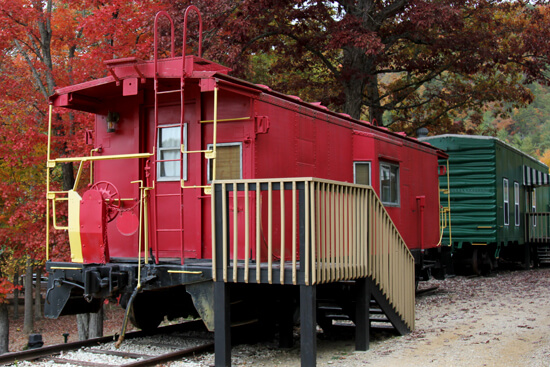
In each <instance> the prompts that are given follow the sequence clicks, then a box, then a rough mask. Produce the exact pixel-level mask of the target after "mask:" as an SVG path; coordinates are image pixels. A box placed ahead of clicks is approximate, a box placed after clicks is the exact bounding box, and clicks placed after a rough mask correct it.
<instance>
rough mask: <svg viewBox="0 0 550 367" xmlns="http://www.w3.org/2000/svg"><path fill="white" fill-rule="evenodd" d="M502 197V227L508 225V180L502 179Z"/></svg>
mask: <svg viewBox="0 0 550 367" xmlns="http://www.w3.org/2000/svg"><path fill="white" fill-rule="evenodd" d="M502 195H503V198H504V225H505V226H508V225H510V193H509V192H508V179H507V178H503V179H502Z"/></svg>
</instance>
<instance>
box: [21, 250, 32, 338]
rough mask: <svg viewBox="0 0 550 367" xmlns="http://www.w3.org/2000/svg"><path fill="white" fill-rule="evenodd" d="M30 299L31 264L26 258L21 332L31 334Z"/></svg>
mask: <svg viewBox="0 0 550 367" xmlns="http://www.w3.org/2000/svg"><path fill="white" fill-rule="evenodd" d="M32 301H33V297H32V265H31V260H30V259H27V268H26V273H25V316H24V321H23V332H24V333H26V334H31V333H32V332H33V330H34V317H33V316H34V315H33V312H32V303H33V302H32Z"/></svg>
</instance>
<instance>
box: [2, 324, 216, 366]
mask: <svg viewBox="0 0 550 367" xmlns="http://www.w3.org/2000/svg"><path fill="white" fill-rule="evenodd" d="M115 342H116V336H107V337H102V338H95V339H90V340H86V341H79V342H72V343H66V344H57V345H52V346H46V347H42V348H38V349H30V350H26V351H22V352H15V353H7V354H3V355H0V365H2V366H4V365H17V366H21V365H22V363H21V362H22V361H29V362H32V363H33V364H34V363H38V362H46V361H48V366H51V365H52V364H51V362H54V363H56V364H59V365H67V364H69V365H74V366H89V367H113V366H124V367H137V366H156V365H158V364H161V363H164V362H167V361H171V360H175V359H179V358H182V357H185V356H188V355H193V354H196V353H201V352H204V351H207V350H210V349H212V348H213V346H214V342H213V340H212V339H211V336H208V334H207V333H206V331H205V330H204V326H203V324H202V321H191V322H186V323H183V324H178V325H172V326H166V327H162V328H159V329H158V330H157V332H156V333H155V334H151V333H145V332H142V331H136V332H130V333H127V334H126V336H125V341H124V343H123V344H122V345H121V347H120V348H119V349H117V348H116V347H115ZM135 349H139V351H138V352H136V351H134V350H135Z"/></svg>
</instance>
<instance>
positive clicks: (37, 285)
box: [34, 265, 42, 320]
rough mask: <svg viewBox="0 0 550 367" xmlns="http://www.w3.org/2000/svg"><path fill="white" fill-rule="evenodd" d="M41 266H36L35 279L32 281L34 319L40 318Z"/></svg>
mask: <svg viewBox="0 0 550 367" xmlns="http://www.w3.org/2000/svg"><path fill="white" fill-rule="evenodd" d="M41 277H42V268H41V266H40V265H39V266H37V267H36V281H35V283H34V319H35V320H40V319H41V318H42V281H41Z"/></svg>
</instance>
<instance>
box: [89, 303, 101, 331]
mask: <svg viewBox="0 0 550 367" xmlns="http://www.w3.org/2000/svg"><path fill="white" fill-rule="evenodd" d="M88 330H89V333H90V335H89V336H90V338H100V337H102V336H103V305H102V306H101V307H100V308H99V311H98V312H97V313H91V314H90V325H89V329H88Z"/></svg>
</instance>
